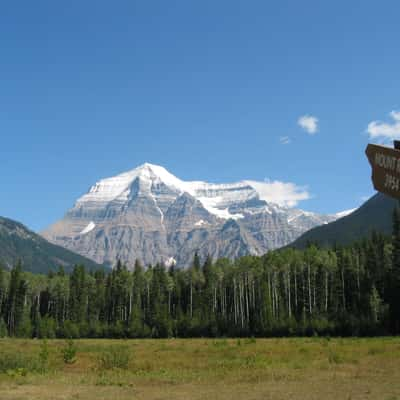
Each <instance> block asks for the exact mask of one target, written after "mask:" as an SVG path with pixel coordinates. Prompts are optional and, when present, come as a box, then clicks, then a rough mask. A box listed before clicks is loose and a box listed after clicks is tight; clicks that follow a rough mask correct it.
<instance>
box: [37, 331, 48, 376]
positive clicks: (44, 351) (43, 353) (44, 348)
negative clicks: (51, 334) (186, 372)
mask: <svg viewBox="0 0 400 400" xmlns="http://www.w3.org/2000/svg"><path fill="white" fill-rule="evenodd" d="M49 355H50V352H49V346H48V345H47V340H46V339H44V340H43V341H42V342H41V343H40V352H39V372H41V373H44V372H46V371H47V369H48V366H49V365H48V364H49Z"/></svg>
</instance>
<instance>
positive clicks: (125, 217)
mask: <svg viewBox="0 0 400 400" xmlns="http://www.w3.org/2000/svg"><path fill="white" fill-rule="evenodd" d="M258 185H259V183H258V184H257V185H256V184H254V185H253V184H252V181H244V182H239V183H234V184H209V183H206V182H185V181H182V180H180V179H178V178H176V177H175V176H173V175H172V174H170V173H169V172H168V171H167V170H165V169H164V168H163V167H160V166H157V165H152V164H144V165H142V166H140V167H138V168H136V169H134V170H132V171H129V172H127V173H124V174H121V175H118V176H116V177H113V178H108V179H103V180H101V181H99V182H98V183H96V184H95V185H94V186H93V187H92V188H91V189H90V191H89V192H88V193H87V194H85V195H84V196H82V197H81V198H80V199H79V200H78V201H77V202H76V204H75V206H74V207H73V208H72V209H71V210H69V211H68V212H67V214H66V215H65V217H64V218H63V219H62V220H61V221H59V222H57V223H55V224H54V225H52V226H50V227H49V228H48V229H47V230H46V231H44V232H43V233H42V234H43V236H44V237H45V238H47V239H48V240H50V241H51V242H53V243H56V244H59V245H62V246H64V247H66V248H68V249H70V250H73V251H75V252H77V253H79V254H82V255H84V256H86V257H89V258H91V259H93V260H95V261H97V262H99V263H108V264H114V263H115V261H116V260H117V259H121V260H122V261H124V262H126V263H127V264H128V265H133V264H134V262H135V260H136V259H139V260H140V261H141V262H142V263H145V264H148V263H152V264H153V263H156V262H165V263H170V262H172V261H174V262H176V263H177V264H178V265H179V266H183V267H184V266H188V265H189V264H190V262H191V260H192V258H193V254H194V252H195V251H198V252H199V254H200V255H201V256H206V255H207V254H210V255H211V256H212V257H213V258H217V257H229V258H233V257H237V256H241V255H245V254H255V255H260V254H263V253H265V252H266V251H268V250H270V249H275V248H278V247H281V246H284V245H286V244H288V243H290V242H292V241H293V240H295V239H296V238H297V237H299V236H300V235H301V234H302V233H304V232H305V231H307V230H308V229H310V228H312V227H315V226H317V225H322V224H324V223H327V222H330V221H333V220H335V219H336V217H335V216H332V215H331V216H329V215H325V216H324V215H318V214H315V213H310V212H305V211H302V210H298V209H293V208H289V207H284V206H279V205H277V204H273V203H270V202H267V201H266V200H265V199H263V196H262V195H261V194H260V191H259V188H258ZM257 189H258V190H257Z"/></svg>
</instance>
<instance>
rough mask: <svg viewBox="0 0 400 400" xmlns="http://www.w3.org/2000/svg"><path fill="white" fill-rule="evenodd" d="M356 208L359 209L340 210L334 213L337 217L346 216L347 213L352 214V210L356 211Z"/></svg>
mask: <svg viewBox="0 0 400 400" xmlns="http://www.w3.org/2000/svg"><path fill="white" fill-rule="evenodd" d="M356 210H357V208H352V209H350V210H344V211H340V212H338V213H336V214H334V216H335V217H336V219H339V218H343V217H346V216H347V215H349V214H351V213H352V212H354V211H356Z"/></svg>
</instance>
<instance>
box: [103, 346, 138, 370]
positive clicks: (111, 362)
mask: <svg viewBox="0 0 400 400" xmlns="http://www.w3.org/2000/svg"><path fill="white" fill-rule="evenodd" d="M129 361H130V352H129V349H128V347H127V346H112V347H109V348H108V349H106V350H104V351H102V352H101V354H100V356H99V368H100V370H110V369H128V367H129Z"/></svg>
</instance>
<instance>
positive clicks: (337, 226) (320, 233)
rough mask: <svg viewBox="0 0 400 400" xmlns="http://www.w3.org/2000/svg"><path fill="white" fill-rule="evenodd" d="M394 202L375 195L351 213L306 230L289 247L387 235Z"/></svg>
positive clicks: (339, 242) (388, 198) (330, 243)
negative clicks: (372, 233)
mask: <svg viewBox="0 0 400 400" xmlns="http://www.w3.org/2000/svg"><path fill="white" fill-rule="evenodd" d="M397 203H398V202H397V200H394V199H392V198H390V197H388V196H385V195H383V194H380V193H378V194H376V195H374V196H373V197H371V198H370V199H369V200H368V201H367V202H365V203H364V204H363V205H362V206H361V207H360V208H358V209H357V210H355V211H353V212H352V213H351V214H349V215H347V216H345V217H343V218H340V219H338V220H337V221H334V222H331V223H329V224H326V225H323V226H318V227H316V228H313V229H311V230H309V231H308V232H306V233H304V234H303V235H302V236H300V237H299V238H298V239H297V240H295V241H294V242H293V243H292V244H290V246H291V247H297V248H303V247H305V246H307V244H308V243H310V242H313V243H318V244H320V245H322V246H325V245H333V244H335V243H337V244H348V243H351V242H353V241H355V240H358V239H360V238H363V237H367V236H368V235H369V234H370V233H371V232H372V231H374V230H375V231H378V232H382V233H385V234H390V232H391V230H392V213H393V209H394V208H395V207H396V204H397Z"/></svg>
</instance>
